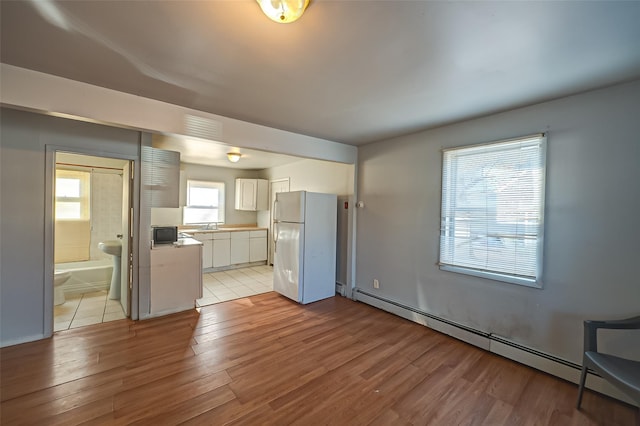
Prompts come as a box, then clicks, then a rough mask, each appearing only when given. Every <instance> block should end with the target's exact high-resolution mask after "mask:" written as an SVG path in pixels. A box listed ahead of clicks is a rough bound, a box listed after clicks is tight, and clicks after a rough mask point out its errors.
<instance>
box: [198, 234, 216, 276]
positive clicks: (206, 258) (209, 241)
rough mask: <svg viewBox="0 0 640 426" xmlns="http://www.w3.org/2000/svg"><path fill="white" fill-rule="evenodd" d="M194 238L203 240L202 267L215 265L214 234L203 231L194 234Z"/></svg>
mask: <svg viewBox="0 0 640 426" xmlns="http://www.w3.org/2000/svg"><path fill="white" fill-rule="evenodd" d="M193 238H194V239H196V240H198V241H201V242H202V268H203V269H205V268H211V267H213V234H212V233H210V232H203V233H198V234H194V235H193Z"/></svg>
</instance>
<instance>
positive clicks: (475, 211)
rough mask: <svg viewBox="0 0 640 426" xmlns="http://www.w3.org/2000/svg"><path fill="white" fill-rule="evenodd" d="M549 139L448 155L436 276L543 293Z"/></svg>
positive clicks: (450, 151)
mask: <svg viewBox="0 0 640 426" xmlns="http://www.w3.org/2000/svg"><path fill="white" fill-rule="evenodd" d="M545 151H546V138H545V136H544V135H542V134H540V135H535V136H530V137H525V138H519V139H513V140H508V141H501V142H495V143H489V144H483V145H474V146H467V147H460V148H453V149H447V150H445V151H444V153H443V165H442V215H441V225H440V268H441V269H443V270H448V271H454V272H461V273H466V274H470V275H475V276H480V277H484V278H490V279H494V280H499V281H506V282H509V283H513V284H521V285H527V286H532V287H541V286H542V283H541V280H540V279H541V272H542V234H543V212H544V179H545V157H546V155H545Z"/></svg>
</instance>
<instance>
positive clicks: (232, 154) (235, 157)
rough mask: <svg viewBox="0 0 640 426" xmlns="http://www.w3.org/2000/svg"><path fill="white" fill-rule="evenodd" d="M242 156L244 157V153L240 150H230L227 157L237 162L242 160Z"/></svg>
mask: <svg viewBox="0 0 640 426" xmlns="http://www.w3.org/2000/svg"><path fill="white" fill-rule="evenodd" d="M240 157H242V154H240V153H239V152H229V153H227V158H228V159H229V161H231V162H232V163H237V162H238V161H240Z"/></svg>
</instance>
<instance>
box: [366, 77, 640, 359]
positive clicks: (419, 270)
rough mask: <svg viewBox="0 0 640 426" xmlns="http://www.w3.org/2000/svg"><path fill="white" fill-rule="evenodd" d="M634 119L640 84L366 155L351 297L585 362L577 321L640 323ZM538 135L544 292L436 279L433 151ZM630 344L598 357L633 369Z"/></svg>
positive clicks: (637, 351) (395, 143)
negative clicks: (623, 359) (363, 294)
mask: <svg viewBox="0 0 640 426" xmlns="http://www.w3.org/2000/svg"><path fill="white" fill-rule="evenodd" d="M639 111H640V81H638V82H634V83H629V84H625V85H619V86H615V87H611V88H608V89H603V90H598V91H593V92H589V93H585V94H581V95H577V96H573V97H568V98H564V99H559V100H556V101H552V102H548V103H544V104H540V105H536V106H532V107H527V108H522V109H517V110H513V111H509V112H505V113H502V114H498V115H493V116H490V117H486V118H482V119H477V120H473V121H468V122H464V123H460V124H456V125H451V126H447V127H443V128H439V129H435V130H431V131H425V132H421V133H417V134H413V135H409V136H405V137H400V138H396V139H392V140H387V141H382V142H379V143H375V144H370V145H366V146H363V147H361V148H360V149H359V151H358V158H359V161H358V165H359V169H358V194H359V195H358V198H359V199H361V200H362V201H364V203H365V208H364V209H358V210H357V214H358V229H357V250H358V251H357V262H356V268H357V275H356V276H357V287H359V288H362V289H366V291H367V292H370V293H374V294H378V295H379V296H381V297H384V298H386V299H390V300H394V301H397V302H400V303H402V304H404V305H407V306H410V307H413V308H417V309H420V310H422V311H425V312H428V313H431V314H434V315H437V316H439V317H443V318H446V319H449V320H452V321H455V322H458V323H462V324H464V325H467V326H470V327H473V328H475V329H479V330H482V331H484V332H490V333H495V334H498V335H500V336H503V337H507V338H509V339H512V340H514V341H516V342H519V343H521V344H524V345H526V346H530V347H534V348H536V349H538V350H541V351H543V352H547V353H550V354H554V355H556V356H559V357H562V358H564V359H568V360H571V361H574V362H580V360H581V348H582V320H583V319H587V318H591V319H604V318H622V317H626V316H632V315H640V278H639V277H638V273H637V270H638V269H637V266H638V262H640V243H639V241H640V226H639V225H640V224H639V223H638V220H640V215H639V213H638V212H640V120H639V119H638V118H639V115H638V112H639ZM538 132H548V151H547V183H546V209H545V241H544V272H543V283H544V284H543V285H544V287H543V288H542V289H533V288H527V287H522V286H517V285H513V284H506V283H501V282H495V281H492V280H487V279H481V278H475V277H471V276H466V275H461V274H457V273H452V272H445V271H440V270H439V268H438V266H437V265H436V263H437V262H438V250H439V228H440V189H441V186H440V185H441V172H442V166H441V151H440V150H441V149H442V148H445V147H454V146H462V145H467V144H476V143H481V142H489V141H494V140H500V139H506V138H512V137H517V136H524V135H528V134H533V133H538ZM374 278H377V279H379V280H380V283H381V288H380V289H379V290H376V289H373V285H372V280H373V279H374ZM628 333H629V334H627V335H625V336H624V337H622V336H621V337H618V338H610V339H608V341H605V346H607V345H608V346H609V347H611V348H612V349H614V350H617V351H618V353H620V354H623V355H627V356H629V357H632V358H636V359H640V338H639V337H640V336H638V334H633V336H634V337H631V334H630V333H634V332H628Z"/></svg>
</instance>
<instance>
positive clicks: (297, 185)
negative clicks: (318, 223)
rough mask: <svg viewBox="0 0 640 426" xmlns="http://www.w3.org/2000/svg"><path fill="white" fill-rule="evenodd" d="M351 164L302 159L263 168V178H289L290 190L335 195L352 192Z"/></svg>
mask: <svg viewBox="0 0 640 426" xmlns="http://www.w3.org/2000/svg"><path fill="white" fill-rule="evenodd" d="M353 170H354V166H353V165H352V164H342V163H333V162H330V161H321V160H309V159H304V160H300V161H296V162H294V163H290V164H285V165H283V166H278V167H272V168H270V169H266V170H263V171H262V173H261V176H262V177H263V178H264V179H269V180H277V179H282V178H289V179H290V185H291V186H290V190H291V191H303V190H304V191H311V192H324V193H329V194H336V195H352V194H353V173H354V172H353Z"/></svg>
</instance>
